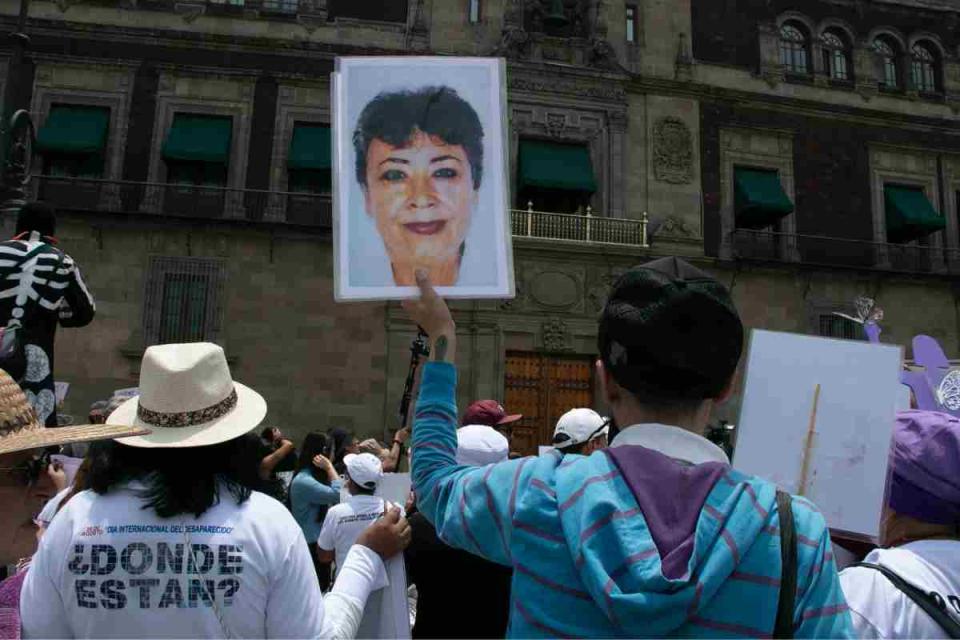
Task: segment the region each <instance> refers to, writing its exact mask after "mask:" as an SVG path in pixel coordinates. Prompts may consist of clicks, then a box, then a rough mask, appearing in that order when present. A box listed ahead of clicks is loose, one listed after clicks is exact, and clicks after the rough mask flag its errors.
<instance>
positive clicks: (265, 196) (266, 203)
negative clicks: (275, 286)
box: [31, 176, 332, 227]
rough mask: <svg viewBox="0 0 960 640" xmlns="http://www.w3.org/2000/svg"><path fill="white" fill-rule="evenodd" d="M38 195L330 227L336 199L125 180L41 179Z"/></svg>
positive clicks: (91, 205) (101, 206)
mask: <svg viewBox="0 0 960 640" xmlns="http://www.w3.org/2000/svg"><path fill="white" fill-rule="evenodd" d="M31 188H32V189H33V194H32V195H33V196H34V197H36V198H38V199H40V200H46V201H47V202H50V203H51V204H53V205H56V206H57V207H60V208H63V209H74V210H87V211H125V212H139V213H163V214H167V215H171V216H178V217H185V218H221V219H227V220H255V221H265V222H286V223H290V224H299V225H307V226H316V227H330V226H331V223H332V217H331V216H332V207H331V201H330V196H329V195H328V194H319V193H293V192H286V191H263V190H257V189H228V188H224V187H205V186H196V185H173V184H161V183H154V182H131V181H125V180H97V179H92V178H66V177H54V176H35V177H34V179H33V180H32V182H31Z"/></svg>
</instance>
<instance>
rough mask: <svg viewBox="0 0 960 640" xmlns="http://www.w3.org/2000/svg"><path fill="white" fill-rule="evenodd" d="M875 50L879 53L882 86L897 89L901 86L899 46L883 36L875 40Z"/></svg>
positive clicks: (878, 61) (878, 60)
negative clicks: (898, 60)
mask: <svg viewBox="0 0 960 640" xmlns="http://www.w3.org/2000/svg"><path fill="white" fill-rule="evenodd" d="M873 50H874V52H875V53H876V55H877V64H878V66H879V69H878V71H879V72H880V86H882V87H885V88H887V89H896V88H897V87H899V86H900V70H899V69H898V68H897V48H896V46H894V44H893V43H892V41H890V40H889V39H888V38H885V37H883V36H881V37H878V38H877V39H876V40H874V41H873Z"/></svg>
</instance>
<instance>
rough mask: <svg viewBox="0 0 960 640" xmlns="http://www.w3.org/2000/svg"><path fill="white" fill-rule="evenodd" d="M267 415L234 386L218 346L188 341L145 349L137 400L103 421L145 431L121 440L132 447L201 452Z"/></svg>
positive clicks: (253, 396) (258, 401)
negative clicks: (193, 448) (188, 448)
mask: <svg viewBox="0 0 960 640" xmlns="http://www.w3.org/2000/svg"><path fill="white" fill-rule="evenodd" d="M266 414H267V403H266V402H265V401H264V399H263V396H261V395H260V394H259V393H257V392H256V391H254V390H253V389H251V388H249V387H246V386H244V385H242V384H240V383H239V382H234V381H233V378H232V377H231V376H230V367H229V366H228V365H227V358H226V356H225V355H224V354H223V349H222V348H221V347H219V346H217V345H215V344H210V343H208V342H192V343H189V344H163V345H157V346H154V347H150V348H149V349H147V351H146V353H144V354H143V363H142V364H141V366H140V395H139V396H138V397H136V398H131V399H130V400H127V401H126V402H124V403H123V404H121V405H120V406H119V407H118V408H117V410H116V411H114V412H113V413H111V414H110V417H109V418H107V421H108V422H110V423H112V424H126V425H132V426H137V427H145V428H147V429H150V431H151V433H150V434H149V435H145V436H138V437H134V438H123V439H122V440H120V442H122V443H123V444H125V445H129V446H131V447H170V448H174V447H177V448H180V447H203V446H207V445H212V444H218V443H221V442H226V441H228V440H233V439H234V438H237V437H239V436H242V435H243V434H245V433H247V432H248V431H250V430H252V429H254V428H255V427H256V426H257V425H259V424H260V423H261V422H262V421H263V418H264V416H266Z"/></svg>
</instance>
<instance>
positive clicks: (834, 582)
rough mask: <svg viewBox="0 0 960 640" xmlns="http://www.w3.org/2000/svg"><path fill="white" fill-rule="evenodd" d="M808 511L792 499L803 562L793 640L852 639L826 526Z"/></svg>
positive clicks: (807, 508) (850, 620)
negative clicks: (818, 639) (815, 639)
mask: <svg viewBox="0 0 960 640" xmlns="http://www.w3.org/2000/svg"><path fill="white" fill-rule="evenodd" d="M809 507H812V505H811V504H810V503H809V502H806V501H805V500H802V499H797V498H794V500H793V508H794V518H795V520H796V525H797V538H798V542H799V544H798V546H799V552H800V553H799V557H802V558H803V559H802V560H801V561H799V562H798V567H797V573H798V575H797V601H796V609H795V611H796V618H795V621H796V625H797V626H796V633H795V634H794V637H795V638H854V637H856V635H855V634H854V629H853V620H852V619H851V617H850V610H849V608H848V607H847V601H846V599H845V598H844V596H843V589H842V588H841V587H840V576H839V575H838V574H837V566H836V564H835V563H834V560H833V545H832V544H831V542H830V532H829V530H828V529H827V523H826V521H825V520H824V518H823V516H822V515H821V514H820V513H819V512H818V511H815V510H814V509H812V508H809ZM808 554H809V555H808ZM808 557H809V560H807V558H808ZM804 560H806V561H804Z"/></svg>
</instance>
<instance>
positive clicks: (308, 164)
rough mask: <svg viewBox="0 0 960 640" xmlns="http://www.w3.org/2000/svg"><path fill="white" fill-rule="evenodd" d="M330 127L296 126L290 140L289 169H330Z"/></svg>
mask: <svg viewBox="0 0 960 640" xmlns="http://www.w3.org/2000/svg"><path fill="white" fill-rule="evenodd" d="M330 155H331V153H330V127H328V126H326V125H316V124H297V125H295V126H294V127H293V137H292V138H291V140H290V155H289V156H287V167H288V168H289V169H330V167H331V166H333V165H332V163H331V162H330Z"/></svg>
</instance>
